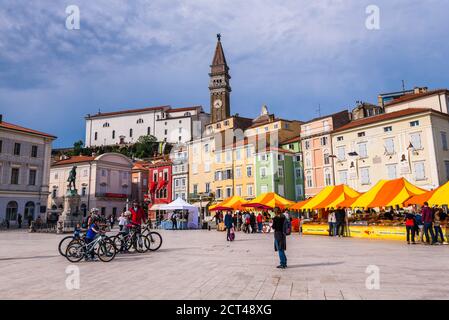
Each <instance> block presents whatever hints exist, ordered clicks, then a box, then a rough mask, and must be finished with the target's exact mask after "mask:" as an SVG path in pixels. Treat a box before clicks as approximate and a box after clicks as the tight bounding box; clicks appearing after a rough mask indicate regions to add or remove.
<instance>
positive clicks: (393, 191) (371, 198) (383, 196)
mask: <svg viewBox="0 0 449 320" xmlns="http://www.w3.org/2000/svg"><path fill="white" fill-rule="evenodd" d="M426 192H427V190H424V189H421V188H418V187H417V186H415V185H413V184H411V183H410V182H408V181H407V180H406V179H404V178H400V179H395V180H380V181H379V182H378V183H377V184H376V185H375V186H374V187H372V188H371V189H370V190H369V191H367V192H366V193H364V194H363V195H361V196H360V197H359V198H358V199H357V200H356V201H354V203H353V204H352V205H351V207H352V208H377V207H394V206H396V205H398V206H403V205H404V202H406V201H407V200H408V199H410V198H411V197H412V196H415V195H420V194H424V193H426Z"/></svg>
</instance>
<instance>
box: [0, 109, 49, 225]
mask: <svg viewBox="0 0 449 320" xmlns="http://www.w3.org/2000/svg"><path fill="white" fill-rule="evenodd" d="M55 139H56V137H55V136H53V135H51V134H47V133H43V132H39V131H36V130H33V129H29V128H25V127H21V126H18V125H15V124H12V123H9V122H5V121H3V117H2V116H1V115H0V223H1V222H4V221H5V220H6V219H7V220H8V221H9V223H10V225H15V224H17V218H18V215H19V214H21V216H22V219H23V221H24V222H26V221H27V220H28V218H29V217H31V218H32V219H36V218H37V217H38V216H41V219H43V220H45V218H46V211H47V199H48V195H49V187H48V186H49V178H50V161H51V145H52V142H53V141H54V140H55Z"/></svg>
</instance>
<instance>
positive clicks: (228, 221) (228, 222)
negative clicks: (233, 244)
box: [224, 211, 234, 241]
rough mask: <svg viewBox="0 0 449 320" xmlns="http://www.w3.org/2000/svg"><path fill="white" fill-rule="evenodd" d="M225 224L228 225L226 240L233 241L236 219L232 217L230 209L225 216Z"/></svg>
mask: <svg viewBox="0 0 449 320" xmlns="http://www.w3.org/2000/svg"><path fill="white" fill-rule="evenodd" d="M224 224H225V227H226V240H227V241H232V239H231V229H232V227H233V226H234V221H233V219H232V215H231V211H228V212H227V213H226V215H225V217H224Z"/></svg>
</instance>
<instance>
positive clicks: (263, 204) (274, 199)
mask: <svg viewBox="0 0 449 320" xmlns="http://www.w3.org/2000/svg"><path fill="white" fill-rule="evenodd" d="M293 204H294V202H293V201H290V200H287V199H285V198H283V197H281V196H280V195H278V194H276V193H274V192H268V193H263V194H261V195H260V196H258V197H257V198H255V199H253V200H251V201H249V202H248V203H246V204H243V206H244V207H250V208H257V209H266V210H268V209H274V208H275V207H279V208H280V209H286V208H288V207H290V206H292V205H293Z"/></svg>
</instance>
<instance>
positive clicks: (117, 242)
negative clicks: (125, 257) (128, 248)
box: [109, 236, 125, 252]
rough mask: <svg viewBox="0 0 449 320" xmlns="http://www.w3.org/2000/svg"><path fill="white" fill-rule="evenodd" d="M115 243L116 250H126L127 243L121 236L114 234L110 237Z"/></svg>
mask: <svg viewBox="0 0 449 320" xmlns="http://www.w3.org/2000/svg"><path fill="white" fill-rule="evenodd" d="M109 239H110V240H111V241H112V243H113V244H114V248H115V251H116V252H123V251H124V250H125V245H124V243H123V240H122V239H121V238H120V237H117V236H113V237H110V238H109Z"/></svg>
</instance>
